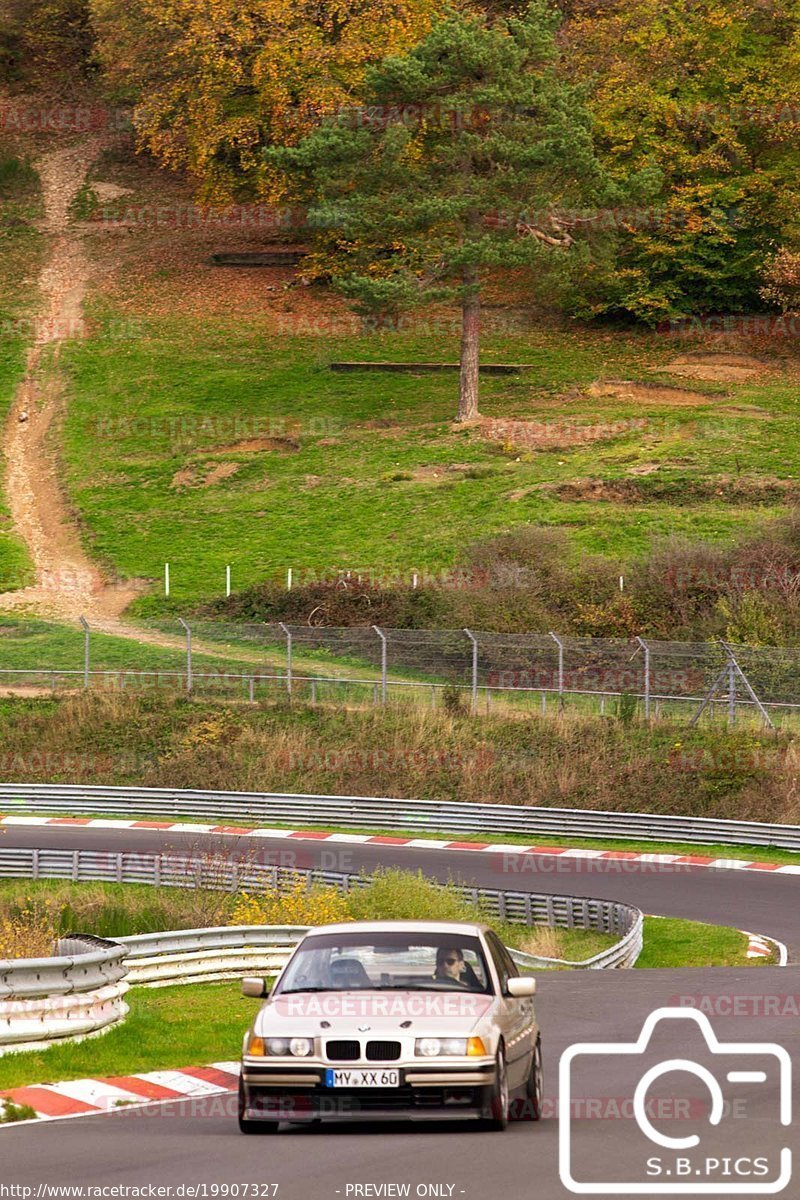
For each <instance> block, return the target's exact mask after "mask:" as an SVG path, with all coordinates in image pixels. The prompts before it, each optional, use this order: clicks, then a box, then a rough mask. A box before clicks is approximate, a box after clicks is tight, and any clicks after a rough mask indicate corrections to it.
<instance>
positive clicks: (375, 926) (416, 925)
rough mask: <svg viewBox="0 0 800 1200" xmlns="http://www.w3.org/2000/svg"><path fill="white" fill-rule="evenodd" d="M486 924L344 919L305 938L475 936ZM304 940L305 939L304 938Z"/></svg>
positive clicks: (482, 930)
mask: <svg viewBox="0 0 800 1200" xmlns="http://www.w3.org/2000/svg"><path fill="white" fill-rule="evenodd" d="M488 928H489V926H488V925H483V924H481V923H480V922H475V923H474V924H473V923H472V922H470V921H344V922H341V923H340V924H338V925H319V926H317V928H316V929H312V930H310V931H309V932H308V933H307V934H306V937H307V938H312V937H317V936H319V935H320V934H327V933H354V932H358V933H453V934H461V936H462V937H463V936H464V935H468V936H470V937H477V936H478V935H479V934H481V933H485V932H486V931H487V930H488ZM304 940H305V939H304Z"/></svg>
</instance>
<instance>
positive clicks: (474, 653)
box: [464, 629, 478, 712]
mask: <svg viewBox="0 0 800 1200" xmlns="http://www.w3.org/2000/svg"><path fill="white" fill-rule="evenodd" d="M464 633H465V634H466V635H467V637H468V638H469V640H470V642H471V643H472V711H473V712H477V709H478V639H477V638H476V637H475V634H474V633H472V632H471V631H470V630H469V629H465V630H464Z"/></svg>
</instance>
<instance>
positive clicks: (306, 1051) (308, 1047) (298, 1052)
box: [249, 1037, 314, 1058]
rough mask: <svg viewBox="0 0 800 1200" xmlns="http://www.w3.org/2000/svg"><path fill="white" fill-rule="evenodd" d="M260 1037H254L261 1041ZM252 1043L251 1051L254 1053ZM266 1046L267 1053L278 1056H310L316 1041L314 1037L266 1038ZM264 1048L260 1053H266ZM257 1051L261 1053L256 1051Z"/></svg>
mask: <svg viewBox="0 0 800 1200" xmlns="http://www.w3.org/2000/svg"><path fill="white" fill-rule="evenodd" d="M260 1040H261V1039H260V1038H254V1039H253V1041H260ZM252 1044H253V1042H252V1041H251V1043H250V1046H251V1049H250V1050H249V1053H250V1054H252V1053H253V1050H252ZM264 1046H265V1051H266V1053H267V1054H271V1055H275V1056H276V1057H278V1058H286V1057H287V1055H288V1056H290V1057H292V1058H308V1056H309V1055H310V1054H313V1053H314V1042H313V1039H312V1038H301V1037H294V1038H264ZM265 1051H264V1050H262V1051H261V1052H260V1053H262V1054H263V1053H264V1052H265ZM255 1053H259V1051H256V1052H255Z"/></svg>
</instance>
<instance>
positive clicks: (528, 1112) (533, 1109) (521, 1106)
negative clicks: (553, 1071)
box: [511, 1037, 544, 1121]
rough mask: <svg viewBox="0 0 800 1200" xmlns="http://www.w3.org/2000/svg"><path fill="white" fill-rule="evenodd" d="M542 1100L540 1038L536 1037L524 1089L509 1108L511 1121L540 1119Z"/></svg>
mask: <svg viewBox="0 0 800 1200" xmlns="http://www.w3.org/2000/svg"><path fill="white" fill-rule="evenodd" d="M543 1102H544V1071H543V1068H542V1039H541V1038H540V1037H537V1039H536V1045H535V1046H534V1048H533V1058H532V1060H531V1069H530V1072H529V1074H528V1078H527V1079H526V1080H525V1090H524V1092H523V1093H522V1096H521V1097H520V1098H519V1099H518V1100H515V1101H514V1104H513V1106H512V1109H511V1119H512V1120H513V1121H541V1119H542V1107H543Z"/></svg>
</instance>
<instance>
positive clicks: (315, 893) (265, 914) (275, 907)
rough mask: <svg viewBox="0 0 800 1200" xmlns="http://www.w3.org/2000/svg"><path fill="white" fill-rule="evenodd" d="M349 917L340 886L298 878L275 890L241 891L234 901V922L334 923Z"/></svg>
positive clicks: (268, 923) (248, 923)
mask: <svg viewBox="0 0 800 1200" xmlns="http://www.w3.org/2000/svg"><path fill="white" fill-rule="evenodd" d="M348 917H349V911H348V902H347V896H346V895H344V894H343V893H342V892H340V891H339V890H338V889H337V888H332V887H324V886H322V885H321V884H315V885H313V886H312V887H310V888H309V887H308V886H307V885H306V882H305V880H304V879H298V880H297V881H296V882H295V883H293V884H291V885H290V886H289V887H287V888H282V889H276V890H275V891H271V892H263V893H252V892H241V893H240V894H239V895H238V896H237V898H236V902H235V903H234V906H233V910H232V912H231V916H230V920H229V924H231V925H332V924H335V923H336V922H337V921H346V920H348Z"/></svg>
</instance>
